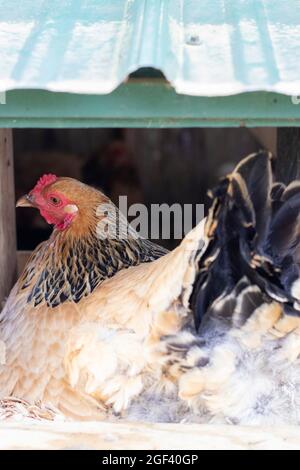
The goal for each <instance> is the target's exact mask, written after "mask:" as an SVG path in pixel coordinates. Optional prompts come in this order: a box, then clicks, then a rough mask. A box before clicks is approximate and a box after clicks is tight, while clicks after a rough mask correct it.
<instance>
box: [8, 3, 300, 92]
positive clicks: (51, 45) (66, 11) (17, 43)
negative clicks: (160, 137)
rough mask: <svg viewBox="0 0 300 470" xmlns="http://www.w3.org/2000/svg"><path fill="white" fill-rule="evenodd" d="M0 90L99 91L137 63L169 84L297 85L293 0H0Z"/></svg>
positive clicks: (298, 25)
mask: <svg viewBox="0 0 300 470" xmlns="http://www.w3.org/2000/svg"><path fill="white" fill-rule="evenodd" d="M0 11H1V14H0V91H4V90H8V89H16V88H38V89H44V90H52V91H65V92H72V93H95V94H105V93H109V92H111V91H112V90H113V89H115V88H116V87H117V86H118V85H119V84H120V83H121V82H122V81H124V80H125V79H126V77H127V76H128V74H130V73H131V72H133V71H135V70H137V69H139V68H140V67H155V68H157V69H159V70H161V71H162V72H163V73H164V74H165V76H166V77H167V79H168V80H169V81H170V82H171V83H172V85H173V86H174V87H175V89H176V91H177V92H179V93H183V94H190V95H202V96H212V95H216V96H217V95H227V94H236V93H240V92H246V91H253V90H264V91H275V92H279V93H284V94H291V95H292V94H299V93H300V34H299V32H300V2H299V0H288V1H287V0H240V1H238V0H65V1H63V0H51V1H45V0H22V1H21V2H20V0H18V1H17V0H9V1H7V0H0Z"/></svg>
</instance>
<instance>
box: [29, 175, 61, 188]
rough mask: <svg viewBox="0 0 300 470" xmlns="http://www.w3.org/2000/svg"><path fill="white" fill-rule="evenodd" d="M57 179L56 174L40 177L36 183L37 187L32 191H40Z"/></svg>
mask: <svg viewBox="0 0 300 470" xmlns="http://www.w3.org/2000/svg"><path fill="white" fill-rule="evenodd" d="M56 180H57V176H55V175H51V174H49V175H43V176H41V177H40V179H39V180H38V182H37V183H36V185H35V187H34V188H33V190H32V192H40V191H42V189H44V188H45V187H46V186H48V185H49V184H52V183H54V182H55V181H56Z"/></svg>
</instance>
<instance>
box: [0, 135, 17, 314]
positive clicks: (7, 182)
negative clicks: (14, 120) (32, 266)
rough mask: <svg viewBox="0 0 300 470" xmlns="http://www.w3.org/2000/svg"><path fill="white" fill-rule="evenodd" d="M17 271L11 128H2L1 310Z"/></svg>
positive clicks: (0, 216) (0, 153)
mask: <svg viewBox="0 0 300 470" xmlns="http://www.w3.org/2000/svg"><path fill="white" fill-rule="evenodd" d="M16 273H17V253H16V224H15V188H14V167H13V141H12V130H11V129H0V310H1V307H2V302H3V301H4V299H5V297H6V296H7V295H8V294H9V291H10V289H11V287H12V285H13V283H14V282H15V279H16Z"/></svg>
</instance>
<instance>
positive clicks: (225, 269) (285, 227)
mask: <svg viewBox="0 0 300 470" xmlns="http://www.w3.org/2000/svg"><path fill="white" fill-rule="evenodd" d="M211 196H212V198H213V203H212V206H211V209H210V212H209V216H208V218H207V222H206V226H205V236H206V239H207V243H206V244H205V249H204V250H203V251H202V252H201V254H200V259H199V272H198V275H197V278H196V282H195V284H194V289H193V293H192V296H191V307H192V309H193V311H194V314H195V321H196V326H197V327H198V326H199V324H200V322H201V320H202V318H203V316H204V314H205V313H208V314H209V311H210V309H211V307H212V306H213V304H214V302H215V301H216V300H217V299H220V298H224V300H225V298H226V301H227V302H230V301H234V300H233V297H232V295H230V297H229V298H228V297H227V296H228V295H229V294H233V293H234V292H235V290H236V289H237V290H238V291H239V290H240V289H241V290H242V291H243V290H244V289H242V288H241V285H242V284H243V282H244V281H243V280H244V279H247V284H248V285H249V282H250V284H251V285H252V286H253V287H256V288H258V289H259V291H260V292H261V294H260V295H264V296H267V297H268V298H269V300H270V301H272V300H275V301H279V302H280V303H282V305H283V309H284V311H285V312H286V313H288V314H292V315H297V316H298V315H299V311H300V275H299V259H300V246H299V237H300V217H299V213H300V212H299V211H300V181H295V182H293V183H291V184H290V185H289V186H287V187H285V186H284V185H283V184H281V183H275V184H274V183H273V175H272V156H271V154H270V153H268V152H265V151H261V152H259V153H257V154H253V155H250V156H248V157H246V158H245V159H244V160H242V162H241V163H239V165H238V166H237V167H236V168H235V170H234V171H233V172H232V173H231V174H229V175H228V176H226V177H225V178H224V179H222V180H221V181H220V183H219V185H218V186H217V187H216V188H215V189H214V191H212V193H211ZM255 295H256V294H255ZM222 310H224V309H223V308H222ZM225 310H226V311H228V309H227V308H226V309H225Z"/></svg>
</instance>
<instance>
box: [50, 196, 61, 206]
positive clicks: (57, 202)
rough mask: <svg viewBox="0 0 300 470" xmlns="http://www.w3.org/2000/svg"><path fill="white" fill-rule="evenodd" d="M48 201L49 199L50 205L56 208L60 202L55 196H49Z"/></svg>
mask: <svg viewBox="0 0 300 470" xmlns="http://www.w3.org/2000/svg"><path fill="white" fill-rule="evenodd" d="M49 199H50V202H51V204H53V205H54V206H58V205H59V204H60V202H61V201H60V199H59V198H58V197H55V196H50V198H49Z"/></svg>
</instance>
